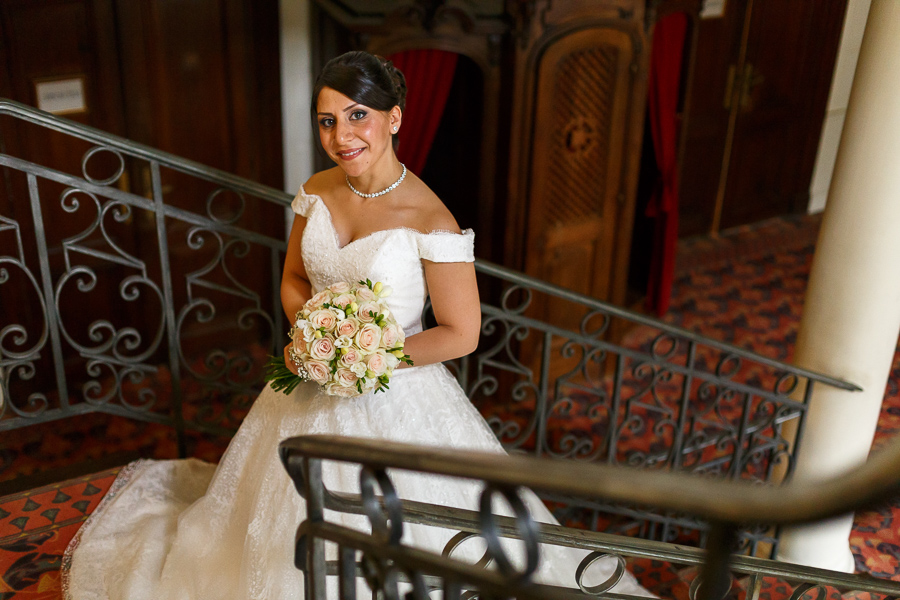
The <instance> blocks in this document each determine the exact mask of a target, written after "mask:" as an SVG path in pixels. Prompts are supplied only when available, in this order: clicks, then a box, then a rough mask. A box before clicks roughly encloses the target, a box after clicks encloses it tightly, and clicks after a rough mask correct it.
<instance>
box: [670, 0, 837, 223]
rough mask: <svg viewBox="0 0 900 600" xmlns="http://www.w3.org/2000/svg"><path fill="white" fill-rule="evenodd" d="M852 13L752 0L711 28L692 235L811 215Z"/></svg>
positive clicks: (707, 24) (691, 177) (684, 191)
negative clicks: (841, 46) (825, 125)
mask: <svg viewBox="0 0 900 600" xmlns="http://www.w3.org/2000/svg"><path fill="white" fill-rule="evenodd" d="M845 8H846V0H835V1H834V2H819V1H818V0H793V1H791V2H784V1H783V0H744V1H742V2H738V1H734V2H728V3H727V5H726V13H725V15H724V18H722V19H714V20H708V21H701V25H700V37H699V42H698V52H697V57H698V58H697V61H698V62H697V65H696V71H695V78H694V83H693V87H692V99H691V101H692V105H691V113H690V115H689V119H688V123H689V126H688V130H687V131H686V132H685V135H686V136H687V139H686V150H685V152H686V154H685V160H684V167H683V171H682V178H681V210H680V218H681V224H682V225H681V233H682V235H690V234H697V233H708V232H710V231H714V232H715V231H719V230H721V229H726V228H729V227H734V226H737V225H741V224H745V223H750V222H754V221H758V220H761V219H765V218H769V217H773V216H777V215H782V214H789V213H797V212H803V211H805V210H806V206H807V203H808V200H809V184H810V180H811V178H812V169H813V165H814V162H815V155H816V151H817V148H818V143H819V136H820V133H821V127H822V121H823V119H824V115H825V108H826V103H827V99H828V91H829V87H830V84H831V76H832V73H833V70H834V62H835V58H836V54H837V47H838V43H839V41H840V32H841V27H842V24H843V17H844V10H845Z"/></svg>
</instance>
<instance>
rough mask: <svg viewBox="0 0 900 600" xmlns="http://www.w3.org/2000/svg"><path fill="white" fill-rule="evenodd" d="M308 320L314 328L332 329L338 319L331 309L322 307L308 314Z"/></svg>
mask: <svg viewBox="0 0 900 600" xmlns="http://www.w3.org/2000/svg"><path fill="white" fill-rule="evenodd" d="M309 322H310V323H312V324H313V325H314V326H315V327H316V329H324V330H325V331H331V330H333V329H334V327H335V325H337V322H338V319H337V316H336V315H335V314H334V313H333V312H332V311H330V310H328V309H327V308H322V309H319V310H315V311H313V312H311V313H310V314H309Z"/></svg>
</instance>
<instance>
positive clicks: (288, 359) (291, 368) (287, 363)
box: [284, 344, 298, 375]
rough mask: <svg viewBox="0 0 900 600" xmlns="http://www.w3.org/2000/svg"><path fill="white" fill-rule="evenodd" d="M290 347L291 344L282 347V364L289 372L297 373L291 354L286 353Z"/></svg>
mask: <svg viewBox="0 0 900 600" xmlns="http://www.w3.org/2000/svg"><path fill="white" fill-rule="evenodd" d="M290 349H291V344H288V345H287V346H285V347H284V366H286V367H287V368H288V370H289V371H290V372H291V373H293V374H294V375H297V374H298V373H297V365H295V364H294V361H292V360H291V355H290V354H289V353H288V350H290Z"/></svg>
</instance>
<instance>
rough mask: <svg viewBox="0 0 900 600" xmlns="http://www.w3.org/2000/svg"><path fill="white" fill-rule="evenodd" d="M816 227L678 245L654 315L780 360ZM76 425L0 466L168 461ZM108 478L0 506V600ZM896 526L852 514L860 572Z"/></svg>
mask: <svg viewBox="0 0 900 600" xmlns="http://www.w3.org/2000/svg"><path fill="white" fill-rule="evenodd" d="M818 224H819V219H818V217H815V216H813V217H791V218H784V219H776V220H773V221H768V222H765V223H762V224H759V225H756V226H752V227H744V228H740V229H737V230H733V231H730V232H728V234H727V235H723V236H722V237H720V238H719V239H717V240H709V239H694V240H686V241H684V242H682V243H681V246H680V248H679V260H678V270H677V274H676V282H675V290H674V297H673V301H672V306H671V309H670V311H669V313H668V314H667V315H666V318H665V319H666V320H667V321H668V322H671V323H674V324H677V325H679V326H682V327H685V328H688V329H692V330H694V331H697V332H699V333H702V334H704V335H707V336H710V337H713V338H716V339H720V340H723V341H727V342H730V343H733V344H736V345H738V346H742V347H745V348H749V349H752V350H754V351H756V352H759V353H760V354H763V355H766V356H770V357H773V358H777V359H779V360H787V361H790V359H791V355H792V350H793V345H794V341H795V339H796V332H797V326H798V324H799V319H800V312H801V309H802V304H803V293H804V290H805V286H806V280H807V278H808V276H809V268H810V262H811V258H812V252H813V248H814V245H815V237H816V234H817V231H818ZM647 335H648V333H647V332H645V331H641V330H640V329H637V330H634V331H632V332H630V333H629V335H628V337H627V339H626V344H627V345H629V346H633V345H641V344H643V343H645V341H646V340H645V338H646V336H647ZM898 381H900V353H898V355H897V357H895V361H894V366H893V370H892V377H891V381H890V383H889V385H888V388H887V390H886V394H885V402H884V406H883V409H882V415H881V419H880V421H879V425H878V433H877V436H876V441H875V445H876V446H877V445H879V444H881V443H883V442H884V441H885V440H886V439H888V438H890V437H891V436H892V435H893V434H894V433H896V432H897V431H898V430H900V387H898ZM94 418H99V417H94ZM104 419H105V420H104ZM85 423H87V424H88V427H87V429H85V427H84V426H82V427H76V426H74V425H73V426H72V427H71V428H60V429H58V430H57V431H56V432H54V434H53V435H52V436H49V437H47V436H43V437H37V438H35V439H32V440H26V441H25V444H24V446H22V445H20V446H19V447H20V448H26V449H27V450H28V451H27V452H25V456H22V452H19V454H18V455H16V456H12V455H9V456H6V458H5V459H6V460H8V461H14V462H16V464H17V465H19V466H20V467H22V468H25V469H26V471H27V470H29V469H31V468H32V467H37V465H38V464H39V462H40V461H42V460H44V459H45V458H46V457H47V456H51V457H54V456H55V457H62V456H63V455H65V454H66V453H67V452H68V451H71V449H72V448H73V447H82V446H83V445H82V444H78V443H77V442H79V441H80V440H82V438H83V437H84V436H88V437H95V436H100V435H102V434H105V433H106V432H111V431H121V435H122V436H123V439H128V440H130V444H131V446H129V448H130V449H131V450H133V451H135V452H138V453H140V452H143V451H147V449H148V448H164V449H165V448H168V450H166V452H165V453H166V454H168V451H169V450H171V448H170V447H169V445H171V444H173V443H174V442H173V441H172V440H171V439H169V438H167V437H166V435H167V434H165V433H163V432H162V431H161V430H158V429H156V428H155V427H153V426H150V425H140V424H135V423H133V422H130V421H128V422H126V423H127V424H116V423H114V422H110V421H109V418H106V417H103V418H102V419H100V420H98V421H97V422H90V421H85ZM91 427H93V428H94V429H91ZM121 427H126V428H127V427H130V428H131V429H124V430H123V429H121ZM26 431H27V430H26ZM79 436H81V437H79ZM4 446H7V444H4ZM222 447H223V446H222V444H221V443H217V444H206V445H204V443H203V442H202V441H200V442H197V446H196V447H194V450H195V451H196V452H199V453H200V454H202V455H204V458H207V460H210V459H211V460H215V458H216V456H217V455H218V453H220V452H221V450H222ZM2 452H3V451H0V455H2ZM0 458H2V456H0ZM60 459H61V458H60ZM32 463H33V464H32ZM41 464H45V463H41ZM117 471H118V469H112V470H108V471H103V472H101V473H97V474H95V475H91V476H87V477H81V478H78V479H76V480H72V481H68V482H65V483H63V484H57V485H51V486H46V487H42V488H40V489H37V490H32V491H31V492H29V493H27V494H16V495H12V496H6V497H3V498H0V577H2V578H0V600H8V599H10V598H23V599H29V600H30V599H41V600H43V599H51V598H52V599H54V600H56V599H58V598H60V582H59V567H60V561H61V557H62V553H63V550H64V549H65V547H66V545H67V544H68V541H69V540H70V539H71V538H72V536H73V535H74V534H75V532H76V531H77V529H78V527H79V526H80V524H81V523H82V522H83V521H84V519H85V518H86V515H88V514H90V512H91V511H92V510H93V509H94V508H95V507H96V506H97V504H98V503H99V501H100V499H101V498H102V497H103V495H104V494H105V493H106V491H107V490H108V489H109V486H110V485H111V484H112V481H113V479H114V478H115V474H116V473H117ZM897 523H900V503H896V504H894V505H891V506H885V507H883V508H882V509H880V510H875V511H869V512H866V513H860V514H858V515H857V518H856V522H855V526H854V530H853V534H852V536H851V539H850V542H851V548H852V550H853V552H854V555H855V558H856V566H857V570H858V571H859V572H861V573H868V574H870V575H872V576H874V577H882V578H885V577H886V578H892V579H895V580H900V531H898V527H897V525H896V524H897ZM629 566H630V568H631V570H632V571H633V572H634V573H635V574H636V575H637V577H638V578H639V580H640V581H641V582H642V583H643V584H644V585H645V586H646V587H648V588H650V589H652V590H654V591H655V592H656V593H657V594H659V595H660V596H661V597H664V598H677V599H678V600H687V598H688V589H689V585H690V581H691V580H692V579H693V577H695V576H696V571H695V570H693V569H686V570H681V571H678V570H676V569H674V568H673V567H671V566H670V565H668V564H666V563H661V562H659V561H653V560H649V559H641V560H634V561H631V563H630V565H629ZM737 583H738V585H737V586H736V587H735V589H734V590H733V591H732V593H731V595H730V596H729V597H732V598H737V599H738V600H742V599H743V598H744V597H745V594H744V592H743V589H742V588H741V586H740V584H741V582H737ZM788 596H790V588H789V587H788V586H786V585H785V584H784V583H783V582H778V581H768V582H767V583H766V585H765V586H764V589H763V592H762V595H761V597H762V598H765V599H766V600H782V599H784V598H787V597H788ZM824 597H825V596H824V595H820V596H819V598H824ZM828 597H829V598H830V597H834V594H833V593H832V594H828Z"/></svg>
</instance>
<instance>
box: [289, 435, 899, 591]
mask: <svg viewBox="0 0 900 600" xmlns="http://www.w3.org/2000/svg"><path fill="white" fill-rule="evenodd" d="M280 452H281V458H282V461H283V463H284V465H285V468H286V469H287V471H288V473H289V474H290V476H291V477H292V479H293V480H294V483H295V485H296V487H297V490H298V492H299V493H300V494H301V496H303V497H304V498H305V500H306V511H307V514H306V519H305V520H304V521H303V522H302V523H300V524H299V527H298V530H297V538H296V540H297V543H296V548H295V549H296V553H295V564H296V566H297V567H298V568H299V569H301V570H303V571H304V574H305V577H304V582H305V585H306V586H307V590H306V594H307V595H306V598H310V599H323V600H324V598H325V580H326V577H329V576H336V577H338V578H339V581H340V589H341V594H342V595H341V596H340V597H341V600H353V599H355V598H357V579H358V578H364V579H365V581H366V583H367V584H368V585H369V587H370V588H371V589H372V590H373V592H374V593H373V597H376V594H377V597H380V598H399V597H401V596H400V593H399V592H398V589H399V586H398V584H400V583H406V584H407V585H408V586H409V587H410V588H411V590H410V593H409V594H408V595H406V596H405V597H406V598H415V599H423V600H424V599H425V598H427V597H428V595H427V594H428V593H429V592H430V591H432V590H443V596H442V597H443V598H444V599H445V600H447V599H453V600H458V599H460V598H467V599H471V598H475V597H477V598H527V599H532V598H534V599H537V598H547V599H563V598H583V597H586V596H587V597H595V598H616V599H618V600H622V599H626V598H636V596H630V595H624V594H621V593H613V591H610V588H612V586H613V585H614V584H615V583H616V582H617V581H618V580H619V578H620V577H621V576H622V570H621V569H616V570H615V571H614V572H613V573H612V575H611V576H609V578H608V579H607V580H606V581H602V582H599V583H592V585H590V586H588V585H587V584H586V582H585V577H584V576H585V574H588V573H589V572H590V571H589V570H590V565H591V563H592V562H593V561H595V560H597V559H600V558H602V557H611V559H614V560H616V561H617V562H618V564H619V565H623V566H624V564H625V561H626V560H627V559H631V558H652V559H656V560H661V561H666V562H669V563H671V564H672V565H674V566H675V567H676V569H685V568H686V567H698V566H699V567H700V569H699V572H697V573H696V574H695V575H693V576H692V577H691V579H690V581H689V582H686V585H689V588H688V589H689V591H688V597H689V598H690V599H691V600H721V599H722V598H725V597H737V596H736V594H737V592H738V588H742V591H743V592H744V594H745V596H744V597H745V598H746V599H747V600H757V599H758V598H760V597H761V592H763V590H764V584H766V583H768V584H769V585H771V584H773V583H775V582H778V583H780V584H781V585H782V586H783V588H786V590H785V589H782V590H781V592H780V593H781V595H780V596H779V597H789V598H791V600H800V599H801V598H814V597H818V598H831V597H844V598H846V597H857V598H869V599H880V598H885V599H886V598H897V597H900V582H897V581H890V580H878V579H874V578H871V577H866V576H862V575H853V574H846V573H838V572H834V571H828V570H824V569H816V568H811V567H804V566H800V565H794V564H789V563H781V562H777V561H772V560H769V559H760V558H754V557H748V556H739V555H732V553H733V552H734V550H735V546H736V542H737V532H738V528H739V527H742V526H744V525H745V524H747V523H757V524H761V525H766V526H770V525H776V524H780V525H788V524H795V523H809V522H813V521H818V520H822V519H826V518H829V517H833V516H837V515H841V514H844V513H847V512H850V511H854V510H859V509H862V508H866V507H870V506H872V505H874V504H875V503H877V502H881V501H885V500H888V499H891V498H896V497H897V496H898V495H900V475H898V473H900V442H894V443H893V444H892V445H891V446H890V447H889V448H885V449H883V450H882V451H881V452H880V453H878V454H877V455H876V456H875V457H873V458H872V459H870V461H869V462H868V463H867V464H866V465H864V466H862V467H860V468H858V469H856V470H853V471H851V472H849V473H846V474H843V475H841V476H838V477H835V478H833V479H830V480H828V481H824V482H820V483H816V484H804V485H799V484H795V483H789V484H786V485H784V486H782V487H780V488H778V489H774V488H772V487H766V486H756V485H752V484H749V483H748V482H743V481H737V482H736V481H721V480H718V481H716V480H711V479H709V478H701V477H698V476H695V475H688V474H684V473H672V472H653V471H648V470H646V469H644V470H637V469H629V468H625V467H616V466H610V465H602V464H596V463H594V464H585V463H577V462H574V461H566V462H565V463H562V464H560V463H559V462H553V463H549V462H548V460H547V459H541V458H535V457H525V456H516V455H513V456H497V455H496V454H491V453H479V452H471V451H468V452H467V451H460V450H447V449H435V448H433V447H420V446H413V445H408V444H397V443H386V442H382V441H372V440H360V439H354V438H344V437H338V436H317V435H311V436H301V437H296V438H291V439H289V440H285V441H284V442H282V444H281V447H280ZM335 462H342V463H350V464H354V465H359V466H360V467H361V471H360V493H359V494H348V493H338V492H335V491H332V490H328V489H327V488H326V487H325V486H324V484H323V477H322V475H323V470H325V469H328V468H330V467H332V466H334V464H333V463H335ZM388 469H390V471H391V472H396V471H407V472H418V473H429V474H432V475H434V474H437V475H442V476H446V477H447V478H453V479H467V480H470V479H474V480H476V481H479V482H481V484H482V485H483V490H482V495H481V500H480V501H479V502H478V506H479V510H478V512H475V511H472V510H465V509H461V508H457V507H448V506H436V505H431V504H424V503H421V502H410V501H406V500H402V499H401V498H399V497H398V496H397V494H396V492H395V489H394V486H393V484H392V483H391V478H390V475H389V473H388ZM450 485H452V484H450ZM524 488H527V489H530V490H534V491H541V492H544V493H549V494H553V495H561V496H566V497H573V498H574V497H577V498H583V499H585V500H604V501H607V502H610V503H628V504H639V505H645V506H655V507H658V508H661V509H663V510H668V511H673V512H677V513H684V514H690V515H693V516H695V517H697V518H699V519H703V520H706V521H709V522H712V523H715V526H714V528H713V530H712V532H711V535H710V536H709V538H708V542H707V543H706V544H705V546H706V547H705V549H699V548H687V547H684V546H680V545H675V544H670V543H664V542H655V541H649V540H640V539H629V538H622V537H621V536H611V535H607V534H602V533H596V532H585V531H583V530H576V529H571V528H567V527H563V526H559V525H550V524H543V523H537V522H536V521H534V520H533V519H532V517H531V515H530V513H529V511H528V509H527V502H526V501H524V500H523V497H524V494H526V493H527V491H525V489H524ZM376 490H378V491H380V494H376ZM495 494H499V495H502V496H503V497H505V498H507V499H509V500H510V502H509V505H510V506H511V507H512V508H513V512H514V516H513V517H499V516H497V515H495V514H493V512H492V510H493V509H492V503H491V501H490V500H491V498H492V497H493V496H494V495H495ZM474 504H475V499H474V498H473V505H474ZM325 510H334V511H338V512H342V513H354V514H364V515H366V516H367V517H368V520H369V524H370V526H371V533H362V532H360V531H358V530H355V529H349V528H347V527H345V526H342V525H340V524H338V523H335V522H333V521H329V520H327V519H326V513H325ZM409 523H418V524H426V525H433V526H435V527H443V528H448V529H451V530H456V531H459V532H460V534H461V535H459V536H454V537H453V538H451V540H450V542H449V543H448V544H447V546H446V547H445V548H443V552H442V553H441V554H437V551H440V550H441V549H435V548H425V549H423V548H415V547H412V546H408V545H404V544H402V543H401V542H400V539H401V536H402V534H403V529H404V527H405V525H406V524H409ZM467 534H475V535H477V536H480V537H481V538H483V540H484V541H485V542H486V545H487V557H489V558H492V559H493V560H494V561H495V563H496V564H497V568H496V569H485V568H483V567H484V563H486V561H481V562H482V564H478V565H473V564H471V563H467V562H464V561H460V560H457V559H454V558H452V554H451V552H452V550H453V549H454V548H453V547H454V546H455V545H457V544H458V542H459V540H460V539H461V538H462V537H465V536H466V535H467ZM503 537H510V538H517V539H519V540H522V543H523V544H524V546H525V556H526V560H525V561H523V562H524V565H522V566H519V567H516V566H514V565H512V564H511V562H510V560H509V559H508V557H507V556H506V554H505V552H506V551H505V550H504V548H503V545H502V544H501V543H500V538H503ZM550 546H564V547H569V548H577V549H581V550H584V553H583V554H582V558H581V563H580V564H579V565H578V568H576V569H574V576H573V577H572V580H571V581H569V582H567V586H568V587H567V588H561V587H559V586H548V585H543V584H539V583H536V582H534V581H533V577H532V576H533V575H534V573H535V568H536V566H537V565H538V562H539V556H540V554H541V553H542V552H543V551H546V548H547V547H550ZM326 553H328V554H333V555H334V556H335V557H336V560H326V559H327V554H326ZM551 566H555V567H557V568H561V569H562V568H565V567H566V565H551ZM563 583H566V582H563ZM733 588H734V589H733ZM651 591H653V590H651ZM765 592H766V593H767V594H768V597H772V595H771V594H772V592H773V590H772V589H766V590H765ZM849 592H856V593H860V594H864V595H859V596H848V595H846V594H848V593H849Z"/></svg>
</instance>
